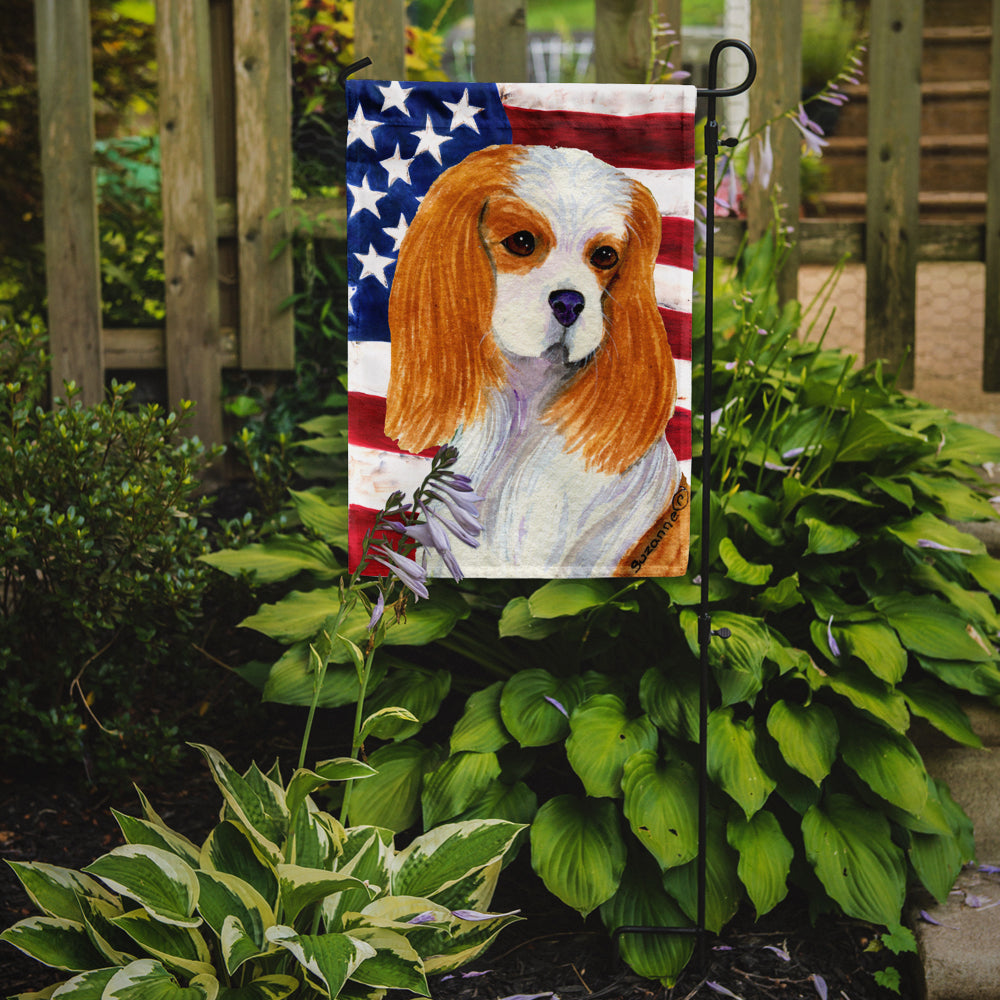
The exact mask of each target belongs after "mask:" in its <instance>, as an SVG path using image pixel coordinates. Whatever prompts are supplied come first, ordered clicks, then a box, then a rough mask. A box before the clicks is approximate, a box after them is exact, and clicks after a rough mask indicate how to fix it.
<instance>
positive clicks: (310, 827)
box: [285, 799, 345, 869]
mask: <svg viewBox="0 0 1000 1000" xmlns="http://www.w3.org/2000/svg"><path fill="white" fill-rule="evenodd" d="M344 836H345V834H344V828H343V827H342V826H341V825H340V822H339V821H338V820H336V819H335V818H334V817H333V816H331V815H330V814H329V813H325V812H321V811H320V810H319V809H317V808H316V807H315V805H313V801H312V799H306V801H305V804H304V805H303V806H302V808H300V809H299V810H298V811H297V812H296V813H295V815H294V817H293V819H292V827H291V830H290V831H289V838H288V842H287V843H286V844H285V858H286V860H287V861H289V862H290V863H292V864H296V865H302V866H303V867H304V868H323V869H331V868H335V867H337V865H336V861H337V857H338V855H339V854H340V851H341V846H342V844H343V842H344Z"/></svg>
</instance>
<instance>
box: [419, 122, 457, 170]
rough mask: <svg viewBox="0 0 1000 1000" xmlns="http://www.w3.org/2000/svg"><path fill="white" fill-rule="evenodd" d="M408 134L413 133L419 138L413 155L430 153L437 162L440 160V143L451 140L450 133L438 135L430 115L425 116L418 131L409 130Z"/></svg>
mask: <svg viewBox="0 0 1000 1000" xmlns="http://www.w3.org/2000/svg"><path fill="white" fill-rule="evenodd" d="M410 135H415V136H416V137H417V138H418V139H419V140H420V142H419V144H418V145H417V149H416V151H415V152H414V154H413V155H414V157H417V156H419V155H420V154H421V153H430V154H431V156H433V157H434V159H435V160H437V161H438V163H440V162H441V145H442V143H445V142H451V136H450V135H438V134H437V133H436V132H435V131H434V126H433V125H431V116H430V115H428V116H427V121H426V123H425V124H424V127H423V129H422V130H421V131H419V132H411V133H410Z"/></svg>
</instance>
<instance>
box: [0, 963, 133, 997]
mask: <svg viewBox="0 0 1000 1000" xmlns="http://www.w3.org/2000/svg"><path fill="white" fill-rule="evenodd" d="M117 972H118V967H117V966H114V967H111V968H107V969H91V970H90V971H89V972H82V973H80V975H79V976H74V977H73V978H72V979H67V980H66V982H64V983H63V984H62V985H61V986H58V987H57V988H56V989H55V990H54V992H52V993H49V992H47V991H46V992H45V993H31V994H24V993H21V994H18V996H17V997H12V998H11V1000H21V998H25V1000H26V998H28V997H38V998H40V997H43V996H51V997H52V998H54V1000H101V997H103V996H104V988H105V987H106V986H107V985H108V983H109V982H111V980H112V979H113V978H114V976H115V974H116V973H117ZM49 989H50V990H51V989H52V987H49Z"/></svg>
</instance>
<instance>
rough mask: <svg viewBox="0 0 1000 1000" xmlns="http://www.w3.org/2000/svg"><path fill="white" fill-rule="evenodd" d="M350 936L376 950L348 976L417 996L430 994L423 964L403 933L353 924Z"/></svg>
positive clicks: (367, 984) (358, 980)
mask: <svg viewBox="0 0 1000 1000" xmlns="http://www.w3.org/2000/svg"><path fill="white" fill-rule="evenodd" d="M351 937H352V938H354V939H355V940H359V941H364V942H366V943H367V944H369V945H371V946H372V948H374V949H375V954H374V955H373V956H372V957H371V958H366V959H365V960H364V961H363V962H362V963H361V964H360V965H359V966H358V967H357V968H356V969H355V970H354V972H352V973H351V979H353V980H355V981H356V982H359V983H364V984H365V985H366V986H378V987H382V988H384V989H400V990H409V991H410V992H411V993H416V994H417V995H418V996H422V997H427V996H430V993H429V991H428V989H427V977H426V976H425V975H424V963H423V961H422V960H421V958H420V955H418V954H417V952H416V951H415V950H414V948H413V945H411V944H410V943H409V942H408V941H407V940H406V938H405V937H404V936H403V935H402V934H397V933H396V932H395V931H392V930H388V929H387V928H384V927H356V928H354V929H353V930H352V931H351Z"/></svg>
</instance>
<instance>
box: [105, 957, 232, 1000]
mask: <svg viewBox="0 0 1000 1000" xmlns="http://www.w3.org/2000/svg"><path fill="white" fill-rule="evenodd" d="M218 995H219V981H218V980H217V979H216V978H215V977H214V976H212V975H209V974H207V973H206V974H203V975H199V976H196V977H195V978H194V979H192V980H191V982H190V983H189V984H188V985H187V986H181V985H180V984H179V983H178V982H177V980H176V979H175V978H174V977H173V976H172V975H171V974H170V973H169V972H168V971H167V970H166V969H165V968H164V967H163V966H162V965H161V964H160V963H159V962H157V961H154V960H153V959H148V958H143V959H140V960H139V961H137V962H132V963H131V964H129V965H126V966H125V968H124V969H119V970H117V971H116V972H115V974H114V975H113V976H112V977H111V979H109V980H108V985H107V986H105V988H104V993H103V994H102V997H101V1000H216V998H217V997H218Z"/></svg>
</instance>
